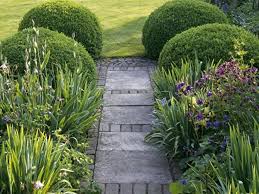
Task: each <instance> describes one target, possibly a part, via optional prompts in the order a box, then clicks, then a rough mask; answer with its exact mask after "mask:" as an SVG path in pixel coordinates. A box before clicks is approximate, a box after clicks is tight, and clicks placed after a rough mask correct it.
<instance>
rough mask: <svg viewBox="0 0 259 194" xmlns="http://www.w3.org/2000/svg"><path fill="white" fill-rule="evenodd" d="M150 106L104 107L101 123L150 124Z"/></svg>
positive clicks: (151, 117) (151, 108) (151, 109)
mask: <svg viewBox="0 0 259 194" xmlns="http://www.w3.org/2000/svg"><path fill="white" fill-rule="evenodd" d="M152 111H153V107H152V106H114V107H104V108H103V115H102V120H101V122H103V123H112V124H151V123H152V121H153V116H152Z"/></svg>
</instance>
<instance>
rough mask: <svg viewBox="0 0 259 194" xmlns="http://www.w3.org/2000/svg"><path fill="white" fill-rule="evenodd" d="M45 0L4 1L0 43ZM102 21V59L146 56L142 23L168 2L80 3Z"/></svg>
mask: <svg viewBox="0 0 259 194" xmlns="http://www.w3.org/2000/svg"><path fill="white" fill-rule="evenodd" d="M43 1H44V0H1V1H0V40H3V39H4V38H6V37H8V36H10V35H12V34H13V33H15V32H16V31H17V27H18V24H19V21H20V20H21V18H22V16H23V15H24V14H25V13H26V12H27V11H28V10H29V9H30V8H32V7H34V6H36V5H37V4H39V3H41V2H43ZM77 1H78V2H80V3H81V4H82V5H84V6H86V7H88V8H89V9H91V10H92V11H93V12H94V13H95V14H96V15H97V16H98V18H99V19H100V22H101V25H102V27H103V30H104V48H103V56H108V57H114V56H139V55H143V53H144V48H143V46H142V43H141V31H142V27H143V24H144V22H145V20H146V18H147V16H148V15H149V14H150V12H151V11H152V10H154V9H155V8H156V7H159V6H160V5H162V4H163V3H165V2H166V1H167V0H77Z"/></svg>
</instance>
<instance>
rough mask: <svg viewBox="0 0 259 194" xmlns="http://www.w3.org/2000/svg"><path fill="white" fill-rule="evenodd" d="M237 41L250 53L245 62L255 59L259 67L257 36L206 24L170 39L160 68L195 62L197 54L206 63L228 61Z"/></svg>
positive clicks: (258, 41)
mask: <svg viewBox="0 0 259 194" xmlns="http://www.w3.org/2000/svg"><path fill="white" fill-rule="evenodd" d="M236 41H238V42H242V43H244V48H243V49H244V50H245V51H247V52H248V53H247V54H246V55H245V57H244V59H245V61H246V62H249V61H250V60H251V59H254V60H255V62H256V64H257V65H258V64H259V40H258V38H257V37H256V36H254V35H253V34H252V33H250V32H247V31H246V30H244V29H243V28H241V27H237V26H234V25H228V24H206V25H203V26H199V27H196V28H191V29H189V30H187V31H185V32H182V33H181V34H178V35H176V36H175V37H173V38H172V39H171V40H169V41H168V42H167V43H166V45H165V46H164V48H163V50H162V52H161V54H160V58H159V66H161V67H165V68H169V67H171V64H172V63H175V64H176V65H180V64H181V60H182V59H184V58H187V57H188V58H190V59H195V55H196V54H197V56H198V58H199V60H201V61H203V62H206V61H211V60H215V61H216V62H217V61H219V60H220V59H222V60H229V59H230V58H231V54H230V53H231V52H232V53H233V52H234V51H235V48H234V45H235V42H236ZM204 64H205V63H204Z"/></svg>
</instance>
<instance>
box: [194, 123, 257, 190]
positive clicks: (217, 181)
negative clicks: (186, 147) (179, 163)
mask: <svg viewBox="0 0 259 194" xmlns="http://www.w3.org/2000/svg"><path fill="white" fill-rule="evenodd" d="M253 130H254V134H253V136H252V137H249V136H248V135H247V134H244V133H243V134H242V133H241V132H240V130H239V127H232V128H231V129H230V143H229V148H228V150H227V152H226V153H225V155H224V156H223V157H224V160H222V161H219V160H218V159H217V158H216V157H214V159H212V160H211V161H210V168H211V169H212V170H213V175H210V176H209V177H205V175H204V174H201V173H199V169H197V168H194V170H195V171H196V173H198V174H199V176H200V177H199V178H200V182H199V183H198V182H195V183H194V187H196V188H200V191H202V192H201V193H206V190H207V191H208V190H209V191H211V193H221V194H225V193H229V194H231V193H233V194H234V193H251V194H252V193H258V190H259V182H258V180H259V165H258V164H259V151H258V150H259V149H258V148H259V142H258V137H259V125H258V122H257V121H256V120H254V129H253Z"/></svg>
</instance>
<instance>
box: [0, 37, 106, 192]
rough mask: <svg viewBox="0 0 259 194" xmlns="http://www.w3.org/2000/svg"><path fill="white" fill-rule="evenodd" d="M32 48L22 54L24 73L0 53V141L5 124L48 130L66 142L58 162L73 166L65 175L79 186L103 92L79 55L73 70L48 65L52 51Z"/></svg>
mask: <svg viewBox="0 0 259 194" xmlns="http://www.w3.org/2000/svg"><path fill="white" fill-rule="evenodd" d="M33 40H34V41H35V37H33ZM35 44H37V42H34V44H33V45H35ZM31 49H32V50H33V51H34V52H35V54H34V55H31V53H29V52H26V54H25V59H26V63H25V74H24V75H18V76H16V75H13V74H12V70H11V69H12V68H10V65H9V64H8V62H7V60H6V59H5V58H4V57H2V56H1V57H0V61H2V65H1V66H0V91H1V92H0V140H1V141H0V144H1V143H2V142H3V141H4V140H5V137H6V128H7V126H8V125H13V126H15V127H16V128H20V126H23V127H24V128H25V130H26V131H28V132H32V133H33V131H32V130H33V129H40V130H41V131H44V132H46V133H47V134H48V135H51V136H52V137H53V138H54V140H58V141H59V142H63V143H65V144H66V147H65V148H64V150H63V153H62V161H64V163H65V165H66V167H67V168H68V169H72V170H73V171H72V172H71V173H69V175H68V176H67V179H68V180H69V182H70V183H71V185H72V186H73V188H75V189H78V188H79V187H80V181H81V179H84V181H90V180H89V179H90V177H91V173H90V170H89V169H88V165H89V164H90V163H91V159H90V158H89V157H88V156H87V155H86V154H85V151H86V148H87V147H88V144H87V140H86V139H87V131H88V129H89V128H90V127H91V126H92V125H93V123H94V122H95V121H96V120H97V119H98V116H99V107H100V104H101V96H102V90H100V89H97V88H96V83H95V80H93V81H92V82H90V81H89V80H88V77H87V76H88V73H87V72H86V71H84V69H83V68H82V64H81V63H80V62H79V64H78V61H80V60H78V59H77V58H75V61H74V64H75V67H74V69H73V70H71V69H69V68H68V67H67V66H66V65H64V67H63V68H61V67H59V66H55V67H53V68H52V69H47V68H46V67H48V59H49V58H50V55H51V54H50V52H49V51H48V50H46V52H43V53H44V54H43V55H42V56H41V54H42V48H41V47H32V48H31ZM1 136H2V137H1ZM65 174H66V173H65ZM89 189H90V188H89Z"/></svg>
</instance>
